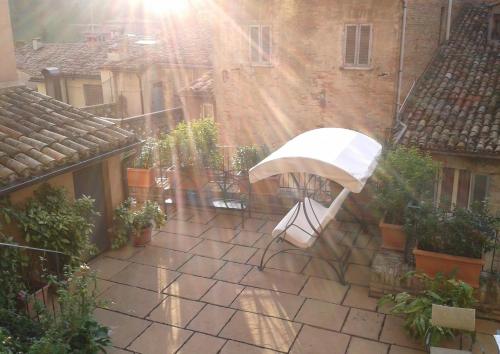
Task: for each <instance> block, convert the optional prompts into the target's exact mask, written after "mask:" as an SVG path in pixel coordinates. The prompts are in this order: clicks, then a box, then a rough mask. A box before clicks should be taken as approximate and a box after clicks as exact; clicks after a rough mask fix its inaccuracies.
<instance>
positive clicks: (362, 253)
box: [349, 247, 375, 266]
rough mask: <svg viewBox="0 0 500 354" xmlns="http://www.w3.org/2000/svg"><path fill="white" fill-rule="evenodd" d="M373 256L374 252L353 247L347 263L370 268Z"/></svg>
mask: <svg viewBox="0 0 500 354" xmlns="http://www.w3.org/2000/svg"><path fill="white" fill-rule="evenodd" d="M374 255H375V250H372V249H369V248H357V247H353V248H352V249H351V255H350V256H349V263H354V264H358V265H364V266H370V264H371V262H372V260H373V257H374Z"/></svg>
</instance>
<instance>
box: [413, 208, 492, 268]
mask: <svg viewBox="0 0 500 354" xmlns="http://www.w3.org/2000/svg"><path fill="white" fill-rule="evenodd" d="M499 225H500V217H496V216H493V215H491V213H490V211H489V208H488V204H487V203H486V202H483V203H476V204H474V205H473V206H472V207H471V208H470V209H464V208H456V209H453V210H452V211H447V210H444V209H441V208H436V207H434V206H433V205H431V204H422V205H421V206H419V207H418V208H411V212H409V213H407V217H406V221H405V231H406V232H407V234H408V235H409V236H410V237H414V238H415V239H416V240H417V242H418V248H419V249H421V250H424V251H431V252H439V253H445V254H450V255H453V256H462V257H470V258H478V259H479V258H481V257H482V255H483V253H485V252H489V251H492V250H493V249H494V248H495V247H496V244H495V240H496V229H497V228H498V226H499Z"/></svg>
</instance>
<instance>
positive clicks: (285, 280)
mask: <svg viewBox="0 0 500 354" xmlns="http://www.w3.org/2000/svg"><path fill="white" fill-rule="evenodd" d="M306 280H307V278H306V276H305V275H302V274H295V273H290V272H285V271H281V270H275V269H270V268H266V269H264V270H262V271H260V270H258V269H257V267H254V268H253V269H252V270H251V271H250V272H249V273H248V274H247V275H246V276H245V277H244V278H243V280H242V281H241V284H245V285H250V286H253V287H256V288H264V289H270V290H276V291H282V292H285V293H290V294H298V293H299V291H300V289H301V288H302V286H303V285H304V283H305V282H306Z"/></svg>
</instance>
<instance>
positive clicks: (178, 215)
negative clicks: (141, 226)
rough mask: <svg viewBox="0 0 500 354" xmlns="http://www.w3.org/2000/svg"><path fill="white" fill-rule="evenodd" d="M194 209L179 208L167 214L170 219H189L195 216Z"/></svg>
mask: <svg viewBox="0 0 500 354" xmlns="http://www.w3.org/2000/svg"><path fill="white" fill-rule="evenodd" d="M193 214H194V211H193V210H192V209H191V208H177V209H176V210H175V211H174V212H173V213H172V214H171V215H170V214H167V218H168V220H179V221H187V220H189V219H191V218H192V217H193Z"/></svg>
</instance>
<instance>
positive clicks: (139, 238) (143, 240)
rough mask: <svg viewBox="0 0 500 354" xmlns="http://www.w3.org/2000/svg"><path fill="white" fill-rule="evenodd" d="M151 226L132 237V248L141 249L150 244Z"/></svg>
mask: <svg viewBox="0 0 500 354" xmlns="http://www.w3.org/2000/svg"><path fill="white" fill-rule="evenodd" d="M152 232H153V226H149V227H146V228H144V229H142V230H141V231H139V232H138V233H135V234H134V235H133V241H134V246H136V247H142V246H145V245H146V244H148V243H149V242H151V234H152Z"/></svg>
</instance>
